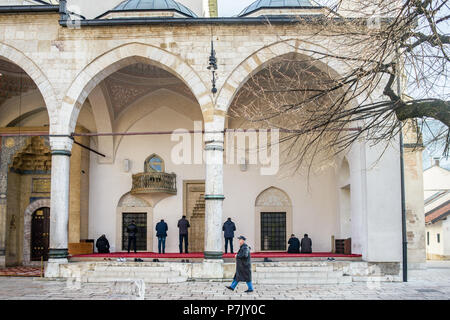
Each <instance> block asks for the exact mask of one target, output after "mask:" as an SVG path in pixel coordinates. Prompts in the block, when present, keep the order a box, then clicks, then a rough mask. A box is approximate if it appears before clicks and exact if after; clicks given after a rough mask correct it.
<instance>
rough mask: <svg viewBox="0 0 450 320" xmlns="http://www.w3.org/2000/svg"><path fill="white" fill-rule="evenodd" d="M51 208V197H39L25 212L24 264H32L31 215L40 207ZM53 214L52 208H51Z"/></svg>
mask: <svg viewBox="0 0 450 320" xmlns="http://www.w3.org/2000/svg"><path fill="white" fill-rule="evenodd" d="M44 207H47V208H50V199H38V200H36V201H33V202H32V203H30V204H29V205H28V207H27V208H26V209H25V212H24V219H23V260H22V261H23V264H24V265H30V264H31V261H30V254H31V217H32V215H33V212H35V211H36V210H37V209H40V208H44ZM50 214H51V209H50Z"/></svg>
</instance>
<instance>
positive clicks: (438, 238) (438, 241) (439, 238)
mask: <svg viewBox="0 0 450 320" xmlns="http://www.w3.org/2000/svg"><path fill="white" fill-rule="evenodd" d="M437 243H441V235H440V234H439V233H438V234H437Z"/></svg>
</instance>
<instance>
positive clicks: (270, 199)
mask: <svg viewBox="0 0 450 320" xmlns="http://www.w3.org/2000/svg"><path fill="white" fill-rule="evenodd" d="M255 217H256V219H255V226H256V233H255V234H256V239H255V240H256V248H257V250H258V251H286V250H287V247H286V244H287V241H288V238H289V235H290V234H292V204H291V200H290V198H289V196H288V195H287V194H286V193H285V192H284V191H283V190H281V189H278V188H275V187H270V188H268V189H266V190H264V191H263V192H261V193H260V194H259V195H258V197H257V198H256V202H255Z"/></svg>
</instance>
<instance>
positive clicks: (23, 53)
mask: <svg viewBox="0 0 450 320" xmlns="http://www.w3.org/2000/svg"><path fill="white" fill-rule="evenodd" d="M59 19H60V15H59V14H58V13H57V12H50V13H43V14H35V13H25V14H0V58H1V59H4V60H7V61H9V62H12V63H14V64H16V65H17V66H19V67H20V68H22V69H23V70H24V71H25V72H26V73H27V74H28V75H29V77H30V78H31V79H32V80H33V81H34V83H35V84H36V87H37V89H38V90H39V92H40V93H41V95H42V100H43V102H44V103H45V106H46V109H47V111H48V125H49V132H50V134H52V135H53V136H51V137H50V140H49V143H50V147H51V151H52V170H51V175H52V176H51V178H52V179H51V190H52V191H51V210H52V221H51V229H50V230H51V239H50V242H51V249H52V251H51V252H50V257H51V261H50V263H49V265H48V267H47V270H46V275H47V276H58V275H60V273H59V267H58V265H57V264H58V263H61V262H66V259H65V257H66V254H67V252H66V250H67V246H68V242H70V241H77V240H78V241H79V240H80V239H79V238H80V236H79V235H80V234H83V235H84V236H86V235H87V236H89V237H95V236H97V235H98V234H97V233H98V232H100V231H101V230H102V228H108V230H112V229H115V230H116V234H115V235H114V239H115V241H114V242H115V243H116V244H118V243H120V231H119V230H120V224H119V221H120V219H119V214H120V210H119V208H124V207H125V206H124V203H125V204H127V206H128V204H129V202H130V199H128V198H123V199H122V202H121V204H120V205H119V207H114V208H115V209H116V212H114V210H111V209H110V208H111V207H112V206H110V205H109V204H108V209H102V208H101V202H100V201H97V198H98V199H101V200H104V199H108V201H110V202H111V201H112V200H111V199H114V200H113V202H114V204H113V206H117V203H118V202H119V199H120V197H121V196H122V195H124V194H125V193H126V192H128V191H129V190H130V188H129V186H128V185H127V182H126V181H128V180H127V179H128V178H129V175H130V174H129V173H126V174H125V173H124V172H123V170H122V169H121V168H120V167H121V163H122V161H123V160H124V159H130V158H131V159H133V160H135V161H134V163H135V165H136V164H137V163H139V164H138V165H139V168H141V162H139V161H138V160H139V159H141V158H142V157H141V155H140V153H141V152H142V153H145V154H146V156H148V155H149V154H152V153H158V154H161V152H165V153H166V154H167V149H168V147H167V145H168V143H163V142H165V141H166V140H163V139H164V138H160V140H158V141H156V140H155V139H153V140H152V138H147V140H144V139H142V140H138V139H137V138H136V139H135V140H130V139H131V138H128V137H98V138H91V139H89V138H86V139H84V138H81V137H80V138H79V139H78V138H77V141H81V142H82V143H83V144H85V145H90V146H95V147H96V148H98V150H100V151H101V152H102V153H104V154H105V155H106V158H105V159H101V160H99V161H97V159H96V158H95V159H94V158H91V160H87V155H86V154H83V152H81V151H79V150H78V151H77V149H75V148H76V147H75V146H72V145H73V140H72V139H70V138H69V137H68V135H70V134H71V133H73V132H74V131H75V129H76V126H77V124H79V121H82V120H83V121H86V122H87V123H90V124H92V130H90V131H92V132H99V133H108V132H114V131H117V130H118V131H124V132H125V131H128V130H130V128H136V129H139V130H142V131H143V130H144V129H145V128H147V126H149V123H152V125H154V127H158V125H162V123H164V125H165V126H166V127H165V129H166V130H167V128H170V129H174V128H172V127H171V126H172V124H175V123H180V124H181V123H186V121H187V120H189V121H190V120H200V121H201V120H203V126H204V130H206V134H205V135H204V150H205V164H204V165H202V166H199V167H197V168H193V169H189V170H187V169H178V170H179V172H177V175H182V176H183V180H185V181H187V180H194V179H198V180H204V181H205V194H204V198H205V204H204V206H205V213H204V214H205V220H204V221H205V231H204V252H205V257H206V260H205V262H204V263H203V264H202V265H201V267H199V270H200V271H199V272H200V273H201V272H203V273H204V274H207V277H209V278H220V277H221V276H222V275H223V265H222V264H221V260H220V259H221V254H222V231H221V228H222V223H223V218H224V217H223V216H224V212H226V213H227V214H228V215H230V216H231V215H236V216H237V217H239V218H241V219H242V220H241V224H240V227H241V228H242V229H241V230H243V231H245V232H246V233H247V234H249V237H250V238H251V239H252V240H253V241H254V242H256V243H259V242H260V241H259V240H258V236H259V232H258V229H257V226H258V221H259V220H258V214H259V213H260V212H261V208H265V209H268V208H276V210H283V211H285V212H286V213H287V233H288V234H290V233H292V230H293V229H294V228H297V229H296V230H302V231H303V229H300V227H299V226H301V228H310V229H312V228H314V232H315V233H316V235H315V236H316V239H318V240H317V241H316V242H315V245H316V248H321V249H322V250H329V249H330V248H329V244H330V240H329V239H330V236H331V235H335V234H337V233H338V232H339V230H340V227H339V225H340V223H339V221H338V219H337V218H336V217H337V211H338V210H339V209H338V207H339V201H340V200H339V199H338V196H337V194H336V193H337V191H336V186H337V185H338V181H337V180H338V178H337V177H336V172H335V170H334V169H330V170H328V171H326V172H324V173H322V175H317V176H315V177H314V181H313V182H312V183H311V185H312V186H306V183H305V181H306V179H305V178H304V177H297V176H295V177H289V179H290V180H289V179H287V180H286V179H285V180H283V179H281V177H278V176H277V177H273V178H262V177H257V176H256V174H255V171H256V167H251V168H250V170H249V171H248V172H246V173H242V172H240V171H238V170H236V168H234V167H233V168H230V167H229V166H227V165H226V164H224V160H223V159H224V135H223V134H221V133H220V132H222V131H223V130H224V129H225V128H226V125H227V121H226V120H227V114H228V110H229V108H230V105H231V104H232V102H233V99H234V97H235V96H236V94H237V92H238V91H239V90H240V89H241V88H242V86H243V85H244V84H245V82H246V81H247V80H248V79H249V77H250V76H252V75H253V74H255V73H257V72H258V71H260V70H262V69H263V68H264V67H266V66H267V65H268V64H270V63H271V62H273V61H274V60H275V59H279V58H280V57H283V56H286V55H288V54H293V53H295V54H296V56H297V57H299V58H302V59H305V61H308V62H309V63H311V64H314V66H315V67H316V68H317V69H319V70H320V71H323V72H326V73H327V74H329V75H331V76H336V75H338V74H340V73H343V72H345V70H347V68H348V66H347V65H345V64H343V63H342V62H340V61H338V60H337V59H334V58H332V56H333V53H334V52H337V51H338V50H340V48H339V45H338V43H339V42H338V41H337V40H338V39H337V38H333V39H327V38H324V37H321V36H320V37H319V36H315V35H314V34H315V27H314V25H311V24H307V23H301V24H288V23H284V24H276V25H273V26H271V27H268V26H267V25H266V24H264V23H254V24H244V23H242V24H239V23H234V24H225V23H223V24H222V23H215V24H207V23H202V22H201V21H200V22H198V23H185V24H180V23H174V24H170V23H166V24H164V23H162V24H156V23H155V24H153V25H151V26H150V25H133V26H119V25H111V26H107V27H94V26H82V27H80V28H68V27H63V26H61V25H60V24H59V22H58V21H59ZM211 40H213V41H214V46H215V50H216V55H217V58H218V70H217V73H218V79H217V83H216V86H217V89H218V92H217V93H216V94H213V93H212V92H211V72H210V70H208V69H207V66H208V59H209V57H210V55H211ZM324 43H326V47H324ZM324 50H325V51H326V52H328V53H330V57H327V58H323V57H321V59H320V61H319V59H318V58H319V56H318V55H317V54H315V53H314V52H315V51H324ZM136 64H141V65H151V66H152V67H156V68H159V69H162V70H163V71H165V72H166V73H168V74H170V75H171V76H172V77H174V78H177V79H179V84H178V85H179V86H181V85H184V86H185V87H186V88H187V91H189V94H188V95H184V96H183V94H182V93H183V90H184V89H183V88H182V90H180V91H177V92H175V93H174V91H171V93H170V97H168V96H169V95H168V94H167V93H166V94H164V92H161V91H158V92H157V93H154V96H151V97H147V98H148V100H145V99H144V100H143V99H138V97H139V98H140V94H142V92H141V91H139V90H135V92H131V93H130V92H126V94H123V92H124V91H120V92H119V93H118V95H119V96H120V95H122V96H124V95H125V96H126V98H127V99H128V98H130V99H131V100H133V99H135V100H136V106H138V105H139V101H140V102H145V103H144V105H143V106H142V108H141V109H142V110H144V111H145V110H147V113H145V112H144V111H142V114H141V113H139V112H141V111H139V112H138V111H136V112H128V111H127V110H122V111H120V110H119V109H118V108H117V104H115V106H116V109H114V108H110V107H108V103H109V102H110V101H108V99H110V98H111V97H110V96H111V95H107V94H105V90H108V86H107V84H105V82H104V80H105V79H107V78H108V77H110V76H111V75H113V74H114V73H116V72H117V71H119V70H123V69H124V68H127V67H130V66H132V65H136ZM172 80H173V79H172ZM105 88H106V89H105ZM125 89H126V88H125ZM121 90H124V89H123V88H121ZM380 90H381V89H380ZM106 92H107V91H106ZM156 97H157V98H156ZM150 100H151V101H150ZM116 101H117V100H116ZM154 101H159V102H154ZM161 101H162V102H161ZM158 103H160V104H161V105H160V106H159V105H158V108H156V107H154V105H156V104H158ZM354 103H357V101H355V102H354ZM174 105H175V107H176V106H177V105H181V106H185V108H186V109H187V110H189V111H188V112H185V113H184V114H182V115H181V116H177V117H175V116H171V115H173V112H172V111H173V110H171V109H170V106H172V108H174V107H173V106H174ZM168 106H169V107H168ZM153 107H154V108H155V110H153V109H152V114H151V116H149V113H148V110H149V109H151V108H153ZM136 108H138V107H136ZM194 109H196V110H197V111H193V110H194ZM139 110H140V109H139ZM83 112H84V115H83ZM182 112H183V111H180V113H182ZM132 114H133V115H132ZM119 115H121V116H123V117H125V118H126V117H134V119H132V120H130V122H129V123H126V124H124V122H120V121H119V120H118V118H119ZM152 116H154V118H155V119H157V120H154V119H152ZM158 116H159V117H160V118H158ZM0 117H1V116H0ZM83 117H84V118H83ZM142 119H145V120H146V121H147V122H146V123H143V122H139V120H142ZM152 121H153V122H152ZM158 121H159V122H158ZM183 121H184V122H183ZM154 127H152V128H154ZM57 135H58V136H57ZM130 141H131V142H132V143H131V144H132V145H133V146H137V145H138V143H139V142H140V141H143V142H145V143H147V144H145V148H156V147H155V146H157V147H159V148H160V149H161V150H162V151H161V152H160V151H159V150H145V152H144V151H142V150H141V149H142V148H135V149H134V150H130V149H127V147H129V144H128V145H127V143H129V142H130ZM2 143H5V142H4V141H3V142H2ZM382 151H383V152H384V153H385V157H384V158H383V160H382V161H380V162H377V161H378V157H379V154H380V153H381V152H382ZM137 155H139V157H138V156H137ZM146 156H145V157H146ZM69 157H70V158H69ZM125 157H126V158H125ZM145 157H143V158H142V160H143V159H145ZM167 158H168V156H167V157H166V159H165V160H166V169H167V167H169V166H170V167H172V168H174V167H175V166H174V164H173V163H171V162H169V161H168V160H167ZM347 158H348V165H349V170H348V177H347V179H348V184H350V185H351V186H352V189H351V190H352V191H351V200H350V201H349V203H350V206H351V221H352V225H351V233H352V244H353V248H354V250H356V253H361V254H362V255H363V258H364V259H365V260H366V261H369V262H380V263H393V264H397V265H398V264H399V263H400V261H401V238H400V237H399V235H400V230H401V228H400V227H401V225H400V219H399V217H400V197H399V195H400V175H399V166H398V165H399V153H398V150H396V149H395V148H388V149H387V151H386V150H384V147H383V146H378V147H369V146H367V145H366V144H365V142H364V141H359V142H357V143H355V145H354V146H352V148H351V150H349V152H348V155H347ZM73 159H78V160H73ZM74 161H78V162H76V163H74ZM375 162H377V166H376V167H375V168H372V164H373V163H375ZM2 165H4V164H3V161H2ZM183 168H184V167H183ZM139 170H141V169H139ZM80 171H81V172H82V171H84V173H83V174H80ZM0 172H1V171H0ZM228 174H229V176H227V175H228ZM244 174H245V175H244ZM88 175H89V176H91V178H90V179H89V182H90V183H89V184H88V178H86V177H87V176H88ZM227 179H228V180H227ZM233 179H235V180H233ZM236 179H237V180H236ZM0 181H1V183H3V181H4V179H3V180H0ZM124 181H125V182H124ZM177 181H178V180H177ZM230 181H231V182H230ZM236 181H239V182H236ZM72 183H73V184H74V185H75V189H74V190H72V189H71V186H70V184H72ZM179 183H180V184H181V183H182V182H179ZM388 184H389V185H390V187H391V189H390V190H389V191H387V190H386V185H388ZM225 185H227V186H228V188H225V187H224V186H225ZM281 185H282V186H284V187H283V190H281V188H278V186H281ZM246 186H250V187H246ZM274 186H277V187H275V188H271V187H274ZM310 187H311V188H312V189H313V190H315V192H311V193H310V190H311V188H310ZM340 187H341V186H340ZM240 188H242V189H240ZM69 189H70V193H69ZM178 189H179V190H180V186H178ZM267 189H268V191H267V192H266V193H263V194H261V192H262V191H263V190H267ZM0 191H1V190H0ZM88 194H89V196H88ZM260 194H261V195H260ZM0 195H1V192H0ZM118 195H120V196H118ZM258 195H260V196H259V197H258ZM226 196H227V197H228V196H229V199H226ZM177 199H179V198H177ZM256 199H258V200H256ZM1 200H2V199H0V201H1ZM88 200H89V201H88ZM227 201H228V202H227ZM93 202H95V203H93ZM131 202H133V201H131ZM174 202H175V200H174V198H173V197H170V198H167V199H164V200H163V201H160V202H159V203H158V205H156V202H155V203H151V204H150V205H149V207H147V209H148V211H147V212H148V213H149V215H151V216H152V219H153V216H155V217H156V216H158V217H159V215H161V212H160V211H158V210H166V212H169V214H170V215H171V216H170V219H173V220H174V221H175V218H176V216H175V215H180V214H181V211H182V209H181V202H179V203H177V204H175V203H174ZM129 208H130V209H128V210H133V206H131V207H129ZM249 208H250V209H249ZM0 210H1V206H0ZM128 212H130V211H128ZM0 214H1V215H0V217H1V218H2V220H1V221H2V222H1V224H0V227H2V228H3V229H2V230H4V229H5V227H6V222H5V220H4V219H5V217H6V213H4V212H3V213H2V211H0ZM114 214H116V219H114ZM397 215H398V216H397ZM233 217H234V216H233ZM87 221H89V225H88V223H87ZM91 221H94V222H98V221H115V223H116V224H115V225H114V222H111V223H110V224H109V223H108V224H107V225H106V226H100V225H101V223H95V226H92V224H91V223H90V222H91ZM105 224H106V223H105ZM67 226H69V232H67ZM91 226H92V227H91ZM305 226H307V227H305ZM83 228H84V229H85V230H86V229H88V231H83ZM149 228H150V229H151V230H153V228H154V226H152V225H149ZM173 229H174V228H172V230H173ZM305 231H306V230H305ZM297 233H298V232H297ZM308 233H310V232H308ZM75 235H78V236H75ZM149 237H150V240H148V241H149V242H152V243H153V241H154V240H152V239H153V238H154V237H153V234H152V233H150V234H149ZM386 243H390V244H392V245H391V248H390V250H388V251H387V250H386V248H385V244H386ZM2 244H3V247H4V244H5V239H3V240H2V242H0V250H1V249H2ZM172 246H173V244H172ZM148 247H149V248H151V247H152V246H151V245H149V246H148ZM116 249H117V248H116Z"/></svg>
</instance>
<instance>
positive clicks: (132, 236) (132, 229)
mask: <svg viewBox="0 0 450 320" xmlns="http://www.w3.org/2000/svg"><path fill="white" fill-rule="evenodd" d="M138 231H139V230H138V227H137V225H136V221H134V220H133V221H131V223H130V224H129V225H128V227H127V232H128V253H130V247H131V244H133V248H134V253H136V235H137V233H138Z"/></svg>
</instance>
